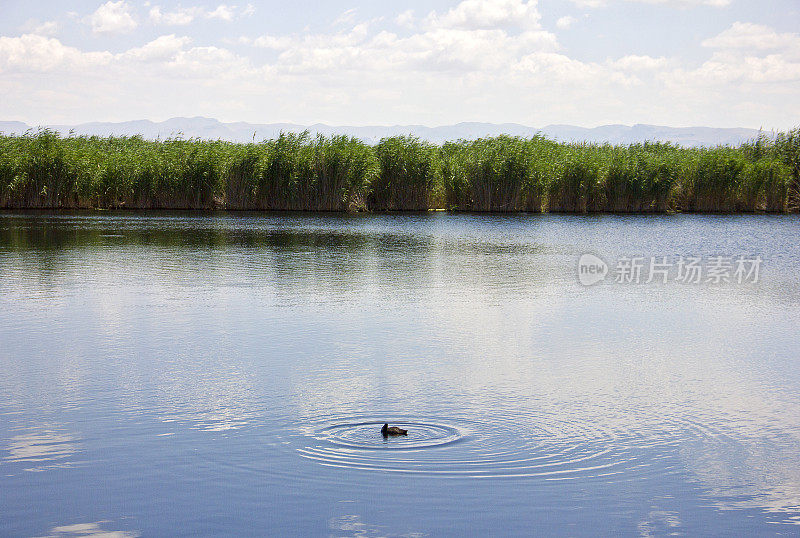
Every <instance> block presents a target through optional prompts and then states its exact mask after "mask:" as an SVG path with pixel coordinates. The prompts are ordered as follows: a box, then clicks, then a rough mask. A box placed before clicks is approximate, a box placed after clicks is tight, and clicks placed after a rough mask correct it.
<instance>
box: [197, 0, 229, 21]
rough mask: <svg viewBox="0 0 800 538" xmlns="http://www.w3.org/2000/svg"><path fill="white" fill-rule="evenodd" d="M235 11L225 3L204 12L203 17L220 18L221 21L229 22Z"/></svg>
mask: <svg viewBox="0 0 800 538" xmlns="http://www.w3.org/2000/svg"><path fill="white" fill-rule="evenodd" d="M235 15H236V12H235V11H234V8H233V7H231V6H228V5H225V4H222V5H219V6H217V8H216V9H215V10H214V11H208V12H206V13H205V14H204V17H205V18H207V19H220V20H223V21H227V22H230V21H232V20H233V18H234V16H235Z"/></svg>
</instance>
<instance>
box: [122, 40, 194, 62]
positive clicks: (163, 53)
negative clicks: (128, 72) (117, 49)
mask: <svg viewBox="0 0 800 538" xmlns="http://www.w3.org/2000/svg"><path fill="white" fill-rule="evenodd" d="M190 42H191V39H189V38H188V37H177V36H175V34H170V35H163V36H161V37H159V38H157V39H154V40H153V41H150V42H149V43H147V44H145V45H143V46H141V47H136V48H132V49H130V50H128V51H126V52H125V53H124V55H123V57H125V58H130V59H133V60H138V61H143V62H154V61H170V60H174V59H175V58H176V57H177V56H178V54H179V53H180V52H182V51H183V49H184V48H185V47H186V46H187V45H188V44H189V43H190Z"/></svg>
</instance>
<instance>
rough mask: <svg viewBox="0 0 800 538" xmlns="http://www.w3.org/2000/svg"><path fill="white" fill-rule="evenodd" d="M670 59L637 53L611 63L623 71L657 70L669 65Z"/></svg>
mask: <svg viewBox="0 0 800 538" xmlns="http://www.w3.org/2000/svg"><path fill="white" fill-rule="evenodd" d="M669 63H670V62H669V60H667V59H666V58H664V57H663V56H661V57H659V58H653V57H652V56H638V55H635V54H632V55H629V56H623V57H622V58H620V59H618V60H615V61H614V62H611V65H612V66H613V67H615V68H617V69H620V70H622V71H655V70H659V69H664V68H665V67H667V66H669Z"/></svg>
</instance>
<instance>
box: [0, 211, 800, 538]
mask: <svg viewBox="0 0 800 538" xmlns="http://www.w3.org/2000/svg"><path fill="white" fill-rule="evenodd" d="M799 237H800V218H798V217H797V216H780V217H770V216H669V217H667V216H630V217H618V216H603V217H580V216H557V215H547V216H534V215H515V216H491V215H448V214H444V213H432V214H425V215H330V214H326V215H320V214H309V215H304V214H288V215H287V214H199V213H107V212H106V213H0V535H4V536H6V535H10V536H46V535H60V536H79V535H81V536H82V535H91V534H99V533H103V532H117V533H119V535H120V536H136V535H143V536H164V535H197V534H204V535H209V534H213V535H304V536H307V535H332V536H352V535H359V536H384V535H414V536H422V535H463V534H490V535H529V534H547V535H597V534H611V533H621V534H623V535H643V536H648V535H663V534H671V533H677V534H688V535H698V534H702V535H730V534H738V535H765V534H766V535H771V534H784V535H798V533H800V368H798V366H800V351H799V348H798V343H800V338H798V337H800V329H798V320H800V245H799V244H798V238H799ZM585 253H592V254H594V255H596V256H599V257H600V258H602V259H603V260H604V261H605V262H607V263H608V266H609V269H608V271H609V273H608V275H607V277H606V279H605V280H604V281H602V282H600V283H598V284H596V285H594V286H590V287H586V286H583V285H581V284H580V283H579V279H578V260H579V259H580V257H581V255H582V254H585ZM680 256H684V257H687V259H688V257H690V256H698V257H701V261H700V262H699V263H700V264H701V267H702V269H704V270H705V271H706V272H705V273H703V274H702V281H701V282H700V283H686V282H680V281H678V279H677V270H678V268H677V261H678V260H679V257H680ZM717 256H725V257H732V258H733V259H732V260H730V261H731V263H733V264H734V265H733V267H729V269H730V270H729V271H728V273H729V274H723V276H728V277H729V278H728V280H730V282H727V283H726V282H725V281H724V280H725V279H722V280H720V282H719V283H717V282H715V281H714V280H713V279H711V281H708V280H709V277H710V275H712V267H711V266H712V265H713V264H714V263H718V260H717V262H715V261H714V260H715V259H716V257H717ZM739 256H744V257H745V261H747V260H752V264H751V267H750V268H751V269H752V268H753V267H752V266H756V265H757V263H756V261H755V260H756V259H757V258H760V259H761V260H762V262H761V265H760V266H758V269H759V273H758V274H757V275H755V274H753V273H752V271H751V272H750V273H749V274H744V275H742V274H741V273H740V274H738V277H740V278H741V277H742V276H744V277H745V278H743V279H742V282H741V283H739V282H738V280H739V279H740V278H737V274H736V265H735V262H736V260H737V259H738V258H739ZM630 257H641V258H643V259H644V267H643V269H642V273H641V282H640V283H639V284H636V282H635V278H633V275H632V274H629V275H628V276H629V277H631V278H628V280H633V281H632V282H620V283H618V282H615V280H616V278H617V276H620V277H623V276H625V274H626V273H625V271H624V270H623V268H624V265H625V262H624V260H625V258H630ZM652 257H657V259H658V260H659V262H662V261H665V260H662V258H663V257H667V260H666V261H667V262H668V263H674V264H675V266H673V267H672V268H670V269H669V273H668V274H666V275H665V276H666V280H667V282H666V283H665V282H663V280H664V279H663V278H662V275H660V274H659V275H658V277H657V278H655V279H654V281H653V282H650V283H646V280H647V279H648V273H649V270H650V262H651V258H652ZM720 267H721V266H720ZM618 270H619V272H618ZM673 272H675V274H673ZM717 272H718V273H719V271H717ZM684 276H685V275H684ZM756 277H757V278H756ZM623 280H624V279H623ZM756 280H757V281H756ZM384 421H388V422H390V423H391V424H394V425H399V426H401V427H405V428H408V430H409V434H408V437H402V438H389V439H384V438H383V437H382V436H381V435H380V433H379V429H380V426H381V425H382V424H383V422H384Z"/></svg>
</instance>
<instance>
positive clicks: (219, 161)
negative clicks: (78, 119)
mask: <svg viewBox="0 0 800 538" xmlns="http://www.w3.org/2000/svg"><path fill="white" fill-rule="evenodd" d="M121 207H124V208H153V209H156V208H165V209H214V208H224V209H231V210H238V209H248V210H289V211H292V210H309V211H311V210H313V211H348V210H364V209H366V210H375V211H385V210H388V211H392V210H401V211H407V210H414V211H417V210H426V209H432V208H445V209H450V210H458V211H493V212H513V211H532V212H540V211H551V212H565V213H591V212H617V213H626V212H658V213H663V212H672V211H685V212H693V211H696V212H776V213H780V212H786V211H798V208H800V129H794V130H792V131H789V132H786V133H779V134H777V135H775V136H772V137H767V136H760V137H758V138H757V139H755V140H752V141H750V142H748V143H745V144H742V145H740V146H738V147H727V146H721V147H716V148H700V149H687V148H681V147H678V146H675V145H672V144H663V143H645V144H634V145H630V146H612V145H608V144H606V145H597V144H561V143H557V142H554V141H551V140H547V139H545V138H543V137H541V136H535V137H532V138H518V137H509V136H499V137H495V138H484V139H479V140H474V141H465V140H459V141H455V142H447V143H445V144H443V145H441V146H436V145H432V144H429V143H426V142H423V141H420V140H418V139H416V138H413V137H392V138H385V139H383V140H381V141H380V142H379V143H378V144H376V145H375V146H369V145H367V144H364V143H363V142H360V141H358V140H356V139H354V138H350V137H345V136H333V137H323V136H317V137H311V136H309V134H308V133H302V134H283V135H281V136H279V137H278V138H276V139H273V140H266V141H264V142H261V143H253V144H234V143H228V142H222V141H216V142H213V141H200V140H180V139H169V140H163V141H148V140H144V139H143V138H141V137H121V138H120V137H117V138H114V137H112V138H100V137H75V136H69V137H61V136H59V135H58V134H56V133H53V132H50V131H46V130H44V131H40V132H37V133H29V134H27V135H24V136H0V208H121Z"/></svg>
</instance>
